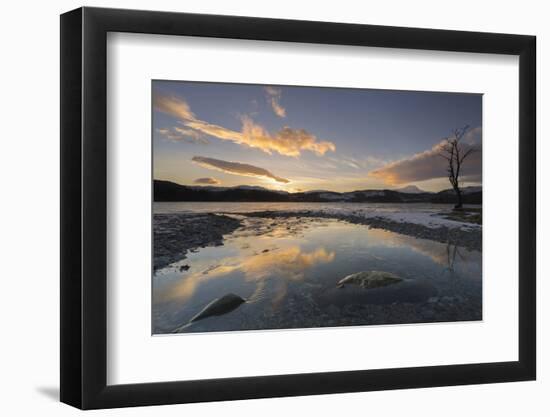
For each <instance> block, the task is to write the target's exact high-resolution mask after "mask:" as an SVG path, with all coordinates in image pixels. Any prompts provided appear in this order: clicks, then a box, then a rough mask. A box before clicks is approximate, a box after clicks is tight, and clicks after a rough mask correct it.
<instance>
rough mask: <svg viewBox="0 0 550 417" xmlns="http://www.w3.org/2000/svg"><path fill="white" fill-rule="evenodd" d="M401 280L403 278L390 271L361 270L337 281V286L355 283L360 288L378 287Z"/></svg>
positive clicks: (341, 286)
mask: <svg viewBox="0 0 550 417" xmlns="http://www.w3.org/2000/svg"><path fill="white" fill-rule="evenodd" d="M401 281H403V278H400V277H398V276H397V275H395V274H392V273H391V272H385V271H362V272H357V273H355V274H351V275H348V276H347V277H345V278H343V279H341V280H340V281H338V284H337V287H338V288H343V287H344V286H345V285H346V284H352V285H357V286H359V287H362V288H378V287H385V286H387V285H392V284H397V283H399V282H401Z"/></svg>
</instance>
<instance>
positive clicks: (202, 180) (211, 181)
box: [193, 177, 221, 185]
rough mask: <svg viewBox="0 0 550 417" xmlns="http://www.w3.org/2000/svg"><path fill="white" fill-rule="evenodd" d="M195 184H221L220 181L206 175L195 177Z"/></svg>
mask: <svg viewBox="0 0 550 417" xmlns="http://www.w3.org/2000/svg"><path fill="white" fill-rule="evenodd" d="M193 182H194V183H195V184H208V185H218V184H221V181H220V180H218V179H216V178H212V177H206V178H197V179H196V180H195V181H193Z"/></svg>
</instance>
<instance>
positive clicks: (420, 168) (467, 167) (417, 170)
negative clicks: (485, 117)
mask: <svg viewBox="0 0 550 417" xmlns="http://www.w3.org/2000/svg"><path fill="white" fill-rule="evenodd" d="M445 143H446V141H445V140H442V141H441V142H439V143H437V144H435V145H434V146H433V147H432V148H431V149H428V150H426V151H424V152H420V153H417V154H414V155H412V156H410V157H408V158H404V159H401V160H399V161H395V162H391V163H389V164H386V165H384V166H382V167H381V168H378V169H375V170H374V171H371V172H370V173H369V176H371V177H374V178H377V179H380V180H382V181H384V183H386V184H389V185H400V184H406V183H410V182H414V181H425V180H430V179H435V178H443V177H446V176H447V161H446V160H445V159H444V158H442V157H440V156H439V154H440V152H441V151H442V148H443V146H444V145H445ZM461 146H462V149H464V151H467V150H468V149H470V148H475V149H476V150H478V152H474V153H472V154H471V155H470V156H469V157H468V158H466V159H465V160H464V164H463V165H462V167H461V171H462V177H463V179H464V180H469V181H476V180H479V179H480V178H481V157H482V155H481V127H478V128H475V129H471V130H470V131H469V132H468V133H467V134H466V135H465V136H464V138H463V139H462V142H461Z"/></svg>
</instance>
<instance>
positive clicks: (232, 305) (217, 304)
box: [173, 293, 246, 333]
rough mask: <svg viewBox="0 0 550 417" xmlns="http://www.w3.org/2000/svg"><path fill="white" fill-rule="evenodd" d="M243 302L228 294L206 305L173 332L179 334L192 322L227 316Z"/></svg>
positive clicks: (241, 299)
mask: <svg viewBox="0 0 550 417" xmlns="http://www.w3.org/2000/svg"><path fill="white" fill-rule="evenodd" d="M245 302H246V300H245V299H243V298H242V297H239V296H238V295H236V294H233V293H229V294H226V295H224V296H223V297H220V298H216V299H215V300H213V301H211V302H210V303H209V304H207V305H206V307H204V308H203V309H202V310H201V311H199V312H198V313H197V314H196V315H195V316H194V317H192V318H191V320H189V322H188V323H185V324H184V325H182V326H180V327H178V328H176V329H174V330H173V332H174V333H179V332H181V331H182V330H184V329H186V328H187V327H189V326H191V325H192V324H193V323H194V322H196V321H199V320H202V319H205V318H207V317H212V316H221V315H223V314H227V313H229V312H231V311H233V310H235V309H236V308H237V307H239V306H240V305H241V304H242V303H245Z"/></svg>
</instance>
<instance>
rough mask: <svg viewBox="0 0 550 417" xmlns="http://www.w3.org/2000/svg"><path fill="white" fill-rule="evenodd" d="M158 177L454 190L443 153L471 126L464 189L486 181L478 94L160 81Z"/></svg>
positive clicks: (156, 98)
mask: <svg viewBox="0 0 550 417" xmlns="http://www.w3.org/2000/svg"><path fill="white" fill-rule="evenodd" d="M152 88H153V150H154V152H153V153H154V178H155V179H162V180H169V181H174V182H177V183H179V184H184V185H218V186H229V187H230V186H236V185H259V186H262V187H266V188H270V189H278V190H286V191H290V192H296V191H309V190H330V191H339V192H342V191H353V190H364V189H382V188H389V189H396V188H401V187H404V186H407V185H416V186H418V187H419V188H421V189H424V190H427V191H440V190H442V189H447V188H450V184H449V181H448V180H447V178H446V165H445V164H446V161H445V160H444V159H443V158H441V157H439V156H438V155H437V153H438V151H439V148H438V146H439V144H440V143H441V141H442V139H443V138H445V137H447V136H449V135H450V134H451V132H452V130H453V129H456V128H461V127H463V126H465V125H469V126H470V127H471V129H470V131H469V132H468V134H467V135H466V136H465V137H464V139H463V142H464V146H465V147H472V146H473V147H476V148H477V149H479V150H480V151H479V152H476V153H474V154H472V156H471V157H470V158H469V159H468V160H467V161H466V162H465V165H464V168H463V172H464V177H463V179H464V185H465V186H467V185H480V184H481V124H482V123H481V122H482V104H481V103H482V96H481V95H480V94H456V93H431V92H411V91H389V90H365V89H341V88H317V87H289V86H262V85H247V84H220V83H198V82H183V81H153V87H152Z"/></svg>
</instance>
